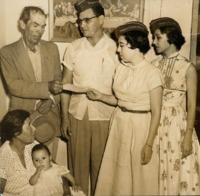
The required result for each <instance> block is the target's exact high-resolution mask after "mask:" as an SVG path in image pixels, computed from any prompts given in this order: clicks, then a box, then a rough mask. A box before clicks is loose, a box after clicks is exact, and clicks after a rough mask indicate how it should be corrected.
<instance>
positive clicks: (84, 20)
mask: <svg viewBox="0 0 200 196" xmlns="http://www.w3.org/2000/svg"><path fill="white" fill-rule="evenodd" d="M97 17H99V16H93V17H91V18H83V19H80V18H79V19H77V21H76V23H77V24H78V25H81V24H82V23H83V22H85V23H86V24H88V23H89V22H90V20H91V19H93V18H97Z"/></svg>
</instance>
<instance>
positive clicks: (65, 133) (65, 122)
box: [61, 117, 71, 140]
mask: <svg viewBox="0 0 200 196" xmlns="http://www.w3.org/2000/svg"><path fill="white" fill-rule="evenodd" d="M61 134H62V137H63V138H65V139H67V140H69V137H70V136H71V131H70V122H69V118H68V117H65V118H62V123H61Z"/></svg>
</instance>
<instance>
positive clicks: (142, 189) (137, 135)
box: [87, 21, 162, 196]
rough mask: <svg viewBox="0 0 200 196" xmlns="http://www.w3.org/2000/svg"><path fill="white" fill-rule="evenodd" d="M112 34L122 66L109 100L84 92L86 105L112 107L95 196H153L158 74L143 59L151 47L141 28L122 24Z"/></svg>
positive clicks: (159, 88) (159, 90) (159, 91)
mask: <svg viewBox="0 0 200 196" xmlns="http://www.w3.org/2000/svg"><path fill="white" fill-rule="evenodd" d="M115 34H116V37H117V38H118V50H117V51H118V53H119V57H120V59H121V64H120V65H119V66H118V67H117V70H116V73H115V76H114V82H113V91H114V95H105V94H102V93H100V92H98V91H96V90H94V89H90V90H88V92H87V96H88V97H89V98H90V99H91V100H94V101H102V102H104V103H108V104H111V105H116V106H117V107H116V109H115V111H114V113H113V115H112V119H111V123H110V134H109V138H108V141H107V145H106V149H105V153H104V157H103V160H102V165H101V169H100V173H99V177H98V182H97V187H96V191H95V195H97V196H102V195H103V196H108V195H110V196H122V195H157V194H158V167H157V157H156V149H155V147H156V146H155V145H154V143H155V142H154V140H155V137H156V134H157V129H158V125H159V121H160V111H161V100H162V81H161V74H160V72H159V69H157V68H155V67H154V66H153V65H151V64H150V63H149V62H147V61H146V60H145V58H144V55H145V54H146V53H147V51H148V50H149V49H150V46H149V40H148V31H147V28H146V26H145V25H144V24H143V23H140V22H137V21H133V22H130V23H127V24H124V25H122V26H119V27H118V28H117V29H116V30H115Z"/></svg>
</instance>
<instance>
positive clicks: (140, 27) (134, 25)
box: [114, 21, 149, 37]
mask: <svg viewBox="0 0 200 196" xmlns="http://www.w3.org/2000/svg"><path fill="white" fill-rule="evenodd" d="M129 31H141V32H143V33H145V34H146V35H148V33H149V31H148V30H147V27H146V26H145V25H144V24H143V23H141V22H139V21H131V22H128V23H125V24H123V25H120V26H118V27H117V28H116V29H115V31H114V32H115V35H116V37H119V36H120V35H123V34H124V33H126V32H129Z"/></svg>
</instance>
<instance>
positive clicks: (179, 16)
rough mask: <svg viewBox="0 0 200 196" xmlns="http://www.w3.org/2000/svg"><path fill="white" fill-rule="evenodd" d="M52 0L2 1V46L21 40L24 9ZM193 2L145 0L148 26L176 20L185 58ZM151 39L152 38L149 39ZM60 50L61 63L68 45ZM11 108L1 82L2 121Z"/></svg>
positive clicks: (148, 56)
mask: <svg viewBox="0 0 200 196" xmlns="http://www.w3.org/2000/svg"><path fill="white" fill-rule="evenodd" d="M48 2H49V0H0V20H1V21H0V24H1V31H0V47H2V46H3V45H5V44H9V43H12V42H14V41H16V40H18V39H19V38H20V36H21V35H20V33H19V32H18V30H17V20H18V18H19V15H20V12H21V10H22V9H23V7H24V6H27V5H36V6H40V7H41V8H43V9H44V10H45V12H46V13H48V12H49V10H48ZM192 3H193V0H145V6H144V23H145V24H146V25H147V27H148V26H149V22H150V21H151V20H152V19H154V18H157V17H160V16H169V17H173V18H174V19H176V20H177V21H178V22H179V23H180V25H181V27H182V29H183V34H184V35H185V37H186V40H187V42H186V44H185V45H184V46H183V49H182V50H181V53H182V54H183V55H185V56H186V57H189V54H190V31H191V22H192ZM48 29H49V24H47V26H46V31H45V33H44V35H43V39H45V40H49V30H48ZM149 38H150V39H151V35H150V36H149ZM56 44H57V45H58V48H59V51H60V58H61V60H62V57H63V54H64V50H65V48H66V45H67V43H60V42H59V43H56ZM155 57H156V56H155V54H154V51H153V50H151V51H150V52H149V53H148V54H147V59H148V60H152V59H154V58H155ZM7 109H8V98H7V97H6V95H5V91H4V88H3V86H2V83H1V82H0V120H1V118H2V116H3V115H4V114H5V113H6V111H7Z"/></svg>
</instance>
